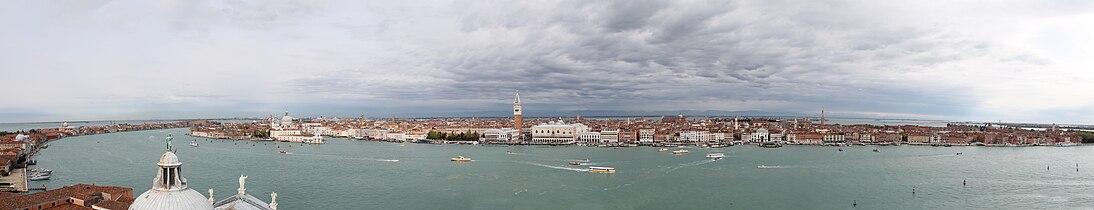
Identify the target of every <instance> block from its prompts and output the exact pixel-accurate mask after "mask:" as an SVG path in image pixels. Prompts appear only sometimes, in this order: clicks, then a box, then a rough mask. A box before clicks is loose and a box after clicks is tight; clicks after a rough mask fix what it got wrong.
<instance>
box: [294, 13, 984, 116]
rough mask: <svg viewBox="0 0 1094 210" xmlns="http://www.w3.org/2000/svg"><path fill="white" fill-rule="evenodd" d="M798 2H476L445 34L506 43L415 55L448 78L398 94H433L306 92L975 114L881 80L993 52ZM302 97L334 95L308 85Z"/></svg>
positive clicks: (954, 96)
mask: <svg viewBox="0 0 1094 210" xmlns="http://www.w3.org/2000/svg"><path fill="white" fill-rule="evenodd" d="M478 3H481V2H478ZM799 3H800V2H786V3H771V2H746V3H742V4H738V3H734V2H726V1H695V2H679V1H603V2H588V1H568V2H561V3H558V4H551V5H546V6H545V7H544V8H541V9H528V8H515V9H513V10H475V8H477V7H476V6H479V5H476V4H475V3H471V5H469V6H467V8H471V9H469V10H467V11H456V12H455V13H456V15H457V16H459V17H457V18H458V19H461V21H459V22H458V24H459V26H458V27H457V28H459V29H460V30H459V31H458V32H455V33H456V34H451V33H453V32H452V31H443V32H444V33H439V34H445V35H450V36H452V39H453V40H452V41H453V42H460V41H459V40H458V39H460V38H462V37H468V35H467V34H472V35H470V36H471V37H474V35H476V34H490V35H487V36H488V37H490V38H491V39H497V40H496V41H495V42H484V43H475V44H457V45H454V46H447V45H438V46H424V47H423V48H421V49H417V50H412V52H411V53H410V54H420V55H424V56H426V58H424V59H425V60H426V62H428V64H429V68H431V69H438V70H440V71H442V72H443V73H441V74H436V75H418V76H422V77H430V78H432V79H435V80H434V81H433V82H416V81H405V83H404V84H402V85H405V86H402V85H401V87H416V88H414V89H417V90H420V88H417V87H419V86H426V87H424V88H426V89H428V90H429V91H399V88H397V87H362V86H368V85H367V84H360V83H358V82H360V80H356V78H354V77H345V76H346V75H351V74H353V73H352V72H351V71H349V72H343V73H340V74H335V75H332V76H333V77H334V78H324V79H322V80H323V81H330V82H325V83H323V82H318V81H306V82H303V84H318V86H320V87H323V86H334V89H354V90H364V91H365V92H368V94H370V95H372V96H375V97H378V98H391V99H394V98H419V99H442V100H450V99H459V98H489V99H496V100H503V99H507V98H509V97H511V96H510V95H511V91H513V90H521V91H522V93H524V94H525V97H526V98H528V100H529V103H542V104H543V105H557V108H566V107H581V106H600V105H606V104H612V105H615V106H618V107H621V108H625V109H643V108H644V107H645V106H644V105H646V104H648V103H678V104H679V106H680V107H682V108H692V107H689V106H688V104H687V103H689V102H691V101H694V100H711V101H719V100H728V101H745V102H747V101H792V102H797V103H799V104H800V106H796V107H777V108H783V109H801V108H803V107H819V106H822V105H826V106H829V107H847V109H849V110H851V109H854V110H862V111H877V112H881V111H886V110H897V111H908V112H910V113H932V114H954V113H962V112H963V111H966V110H965V109H967V106H951V105H954V104H963V103H968V102H969V101H967V100H964V99H963V98H965V96H964V95H963V94H964V93H962V92H950V93H946V94H937V93H935V92H931V91H932V90H923V89H917V88H903V87H911V86H917V85H925V84H914V83H905V82H912V81H902V80H900V79H899V78H876V77H874V75H888V74H889V73H890V72H899V71H908V70H914V69H915V68H914V67H909V65H925V66H929V65H937V64H941V63H947V62H952V61H955V60H962V59H965V58H966V57H968V56H977V54H976V52H977V50H976V49H967V48H970V47H969V46H967V45H970V44H976V47H979V48H985V47H990V46H986V44H983V43H975V42H969V41H967V40H960V39H948V38H946V37H942V38H939V36H943V35H940V34H937V32H932V31H927V30H923V29H917V28H913V27H912V26H899V25H891V24H888V23H885V20H884V18H870V17H864V15H870V14H869V13H870V11H850V12H849V11H846V10H838V9H836V8H837V7H839V5H830V4H826V3H804V4H809V5H805V6H796V5H797V4H799ZM833 4H838V3H833ZM460 15H462V16H460ZM497 17H505V19H504V20H499V19H497ZM461 34H462V35H461ZM940 49H948V50H954V49H956V50H954V52H953V53H945V52H940ZM432 51H439V52H448V53H445V54H442V55H431V54H433V53H432ZM970 53H971V54H970ZM339 80H343V81H339ZM343 83H348V84H343ZM902 83H903V84H902ZM301 89H303V90H325V89H323V88H317V87H315V86H311V85H309V86H306V87H304V88H301ZM913 101H917V102H913ZM738 106H739V105H738ZM695 108H724V109H760V108H763V107H750V106H742V107H730V106H727V107H695ZM810 109H812V108H810Z"/></svg>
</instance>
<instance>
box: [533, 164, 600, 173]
mask: <svg viewBox="0 0 1094 210" xmlns="http://www.w3.org/2000/svg"><path fill="white" fill-rule="evenodd" d="M518 163H524V164H528V165H534V166H539V167H547V168H553V169H560V170H567V171H581V172H588V171H589V169H584V168H570V167H565V166H552V165H547V164H542V163H533V162H518Z"/></svg>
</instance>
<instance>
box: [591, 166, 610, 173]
mask: <svg viewBox="0 0 1094 210" xmlns="http://www.w3.org/2000/svg"><path fill="white" fill-rule="evenodd" d="M589 172H593V173H603V174H614V173H615V168H612V167H600V166H593V167H589Z"/></svg>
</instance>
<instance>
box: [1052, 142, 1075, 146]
mask: <svg viewBox="0 0 1094 210" xmlns="http://www.w3.org/2000/svg"><path fill="white" fill-rule="evenodd" d="M1075 145H1077V144H1075V143H1071V142H1057V143H1056V146H1057V147H1073V146H1075Z"/></svg>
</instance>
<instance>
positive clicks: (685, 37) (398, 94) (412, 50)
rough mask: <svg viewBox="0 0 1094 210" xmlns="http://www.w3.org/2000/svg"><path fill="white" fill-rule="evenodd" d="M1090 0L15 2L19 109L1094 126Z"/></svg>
mask: <svg viewBox="0 0 1094 210" xmlns="http://www.w3.org/2000/svg"><path fill="white" fill-rule="evenodd" d="M1092 6H1094V3H1089V2H1081V1H1036V2H1026V1H995V2H987V3H984V2H974V1H956V2H914V3H906V2H901V4H896V3H892V2H874V1H823V2H808V3H801V2H769V1H741V2H720V1H718V2H674V1H605V2H581V1H558V2H552V1H542V2H464V1H421V2H354V1H322V2H308V3H303V2H287V3H273V2H248V1H234V2H213V1H186V2H118V1H78V2H37V1H31V2H13V3H11V4H9V5H6V6H0V25H4V26H6V27H0V39H3V40H6V41H4V42H0V63H4V64H5V66H4V68H2V69H3V70H0V71H2V72H0V74H3V75H4V77H3V78H2V79H0V83H3V84H4V85H3V86H0V87H2V88H3V89H4V90H5V92H6V93H8V94H11V95H13V96H9V99H8V100H3V101H0V119H3V120H0V121H2V122H31V121H64V120H108V119H174V118H186V119H192V118H219V117H263V116H266V115H269V114H277V113H280V112H282V111H284V110H290V111H293V112H294V113H304V115H305V116H312V115H315V116H318V115H327V116H330V115H336V116H358V115H360V114H366V115H368V116H387V115H389V114H391V113H485V112H497V113H499V114H500V115H502V116H504V114H505V113H507V112H508V110H509V109H510V108H511V106H512V105H513V104H512V102H513V95H512V94H513V92H514V91H517V90H519V91H520V92H521V94H523V96H524V99H525V100H524V101H522V106H523V107H524V108H525V110H524V112H525V114H526V115H527V116H535V113H544V112H560V113H566V112H579V111H585V110H594V111H618V112H624V113H625V112H631V113H644V112H673V111H680V110H695V111H708V110H713V111H760V112H786V113H801V114H806V115H817V114H819V112H820V109H821V107H825V109H826V110H827V111H826V112H827V113H828V114H833V115H836V116H839V115H843V116H861V117H875V118H912V119H935V120H958V121H963V120H970V121H988V122H994V121H1004V122H1035V123H1069V124H1092V123H1094V96H1092V95H1090V94H1085V93H1088V92H1091V91H1094V85H1090V83H1089V81H1094V72H1092V71H1089V70H1088V69H1089V66H1092V64H1094V60H1092V59H1089V57H1090V56H1089V54H1090V52H1092V51H1094V45H1092V43H1090V42H1087V41H1085V40H1083V38H1085V37H1092V36H1094V29H1090V28H1089V27H1084V26H1087V25H1094V12H1092V9H1094V7H1092Z"/></svg>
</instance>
